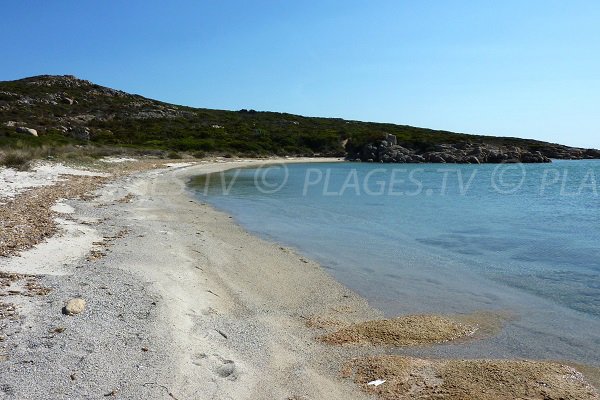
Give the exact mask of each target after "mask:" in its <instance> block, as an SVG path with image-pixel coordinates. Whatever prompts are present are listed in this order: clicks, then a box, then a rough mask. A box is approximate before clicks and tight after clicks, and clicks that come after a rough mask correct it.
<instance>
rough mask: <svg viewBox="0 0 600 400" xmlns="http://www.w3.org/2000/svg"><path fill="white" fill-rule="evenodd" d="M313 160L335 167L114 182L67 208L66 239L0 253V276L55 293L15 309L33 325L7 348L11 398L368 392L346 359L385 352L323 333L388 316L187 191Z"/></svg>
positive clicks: (211, 166) (201, 166) (189, 172)
mask: <svg viewBox="0 0 600 400" xmlns="http://www.w3.org/2000/svg"><path fill="white" fill-rule="evenodd" d="M311 161H314V162H330V161H334V160H328V159H295V160H278V159H277V160H254V161H226V162H205V163H194V165H190V163H179V165H176V164H172V166H171V167H170V168H168V169H158V170H150V171H145V172H140V173H137V174H135V175H132V176H126V177H123V178H118V179H116V180H115V181H113V182H111V183H109V184H107V185H106V186H104V187H102V188H101V189H99V191H98V197H96V198H93V199H90V200H87V201H82V200H69V201H65V202H63V203H64V204H65V205H67V206H69V207H71V208H72V209H68V208H67V214H65V215H64V220H65V221H67V223H63V224H62V225H61V230H62V231H63V234H62V235H55V236H53V237H51V238H50V239H48V240H47V241H46V242H44V243H42V244H40V245H38V246H36V247H35V248H34V249H31V250H28V251H25V252H24V253H23V254H22V256H21V257H13V258H10V259H7V260H5V259H0V269H1V270H2V271H5V270H10V271H11V272H20V273H28V274H33V275H38V274H45V275H44V276H43V277H42V278H41V284H42V285H44V286H45V287H48V288H51V289H52V291H51V292H50V293H49V294H48V295H47V296H44V297H33V298H31V301H29V302H25V301H20V304H19V305H20V307H21V308H22V310H21V313H22V314H23V315H24V316H25V323H24V324H23V326H22V328H21V330H20V331H18V332H16V333H15V334H14V335H11V337H9V338H7V340H6V343H5V344H7V345H8V346H9V347H10V352H9V355H10V357H9V359H8V360H7V361H5V362H3V363H0V377H1V378H0V385H2V387H3V388H5V387H8V388H9V389H7V390H4V389H3V391H4V393H3V394H7V398H14V399H19V398H24V397H25V398H27V397H31V398H39V399H42V398H53V399H54V398H68V397H71V398H81V397H91V398H105V397H109V398H110V397H113V396H114V397H116V398H128V399H129V398H131V399H138V398H139V399H147V398H175V399H179V400H182V399H192V398H202V399H204V398H206V399H210V398H218V399H263V398H264V399H267V398H282V399H321V398H327V399H349V398H352V399H362V398H364V399H367V398H371V397H370V396H368V395H367V394H366V393H365V392H364V391H361V386H359V385H355V384H354V383H353V382H352V381H350V380H348V379H345V380H344V379H341V378H340V377H339V373H340V370H342V369H343V367H344V365H345V363H347V362H348V360H350V359H352V358H354V357H357V358H358V357H364V356H368V355H371V356H372V355H377V354H385V349H373V348H365V347H337V346H331V345H326V344H324V343H321V342H320V341H318V340H315V339H316V338H317V336H318V335H319V331H318V329H317V330H316V329H315V328H320V327H321V328H322V327H324V326H327V325H328V324H331V323H332V321H334V323H336V324H342V325H344V324H346V325H347V324H351V323H357V322H363V321H366V320H374V319H380V318H382V314H381V313H380V312H379V311H377V310H375V309H373V308H371V307H370V306H369V305H368V304H367V302H366V300H365V299H363V298H361V297H359V296H357V295H356V294H354V293H353V292H352V291H350V290H349V289H348V288H346V287H344V286H343V285H342V284H340V283H338V282H337V281H335V280H334V279H333V278H332V277H331V276H330V275H329V274H328V273H327V272H325V270H324V269H323V268H321V267H320V266H319V265H318V264H317V263H315V262H313V261H311V260H307V259H306V258H305V257H302V256H301V255H299V254H297V253H296V252H295V251H294V250H292V249H290V248H286V247H281V246H280V245H278V244H276V243H273V242H269V241H266V240H263V239H261V238H259V237H257V236H254V235H251V234H249V233H248V232H246V231H245V230H244V229H243V228H241V227H240V226H238V225H237V224H235V223H234V222H233V220H232V219H231V217H230V216H229V215H227V214H225V213H223V212H220V211H217V210H215V209H214V208H213V207H211V206H209V205H207V204H204V203H202V202H199V201H197V200H194V199H193V198H192V197H191V196H190V195H189V194H188V193H187V192H186V189H185V186H186V181H187V179H189V178H190V177H192V176H196V175H200V174H208V173H214V172H219V171H223V170H226V169H231V168H237V167H251V166H256V165H260V164H268V163H281V162H311ZM74 248H76V249H77V250H78V252H76V253H75V254H71V253H69V251H67V250H69V249H74ZM56 249H60V250H61V251H60V254H58V255H57V256H56V257H50V258H48V255H49V253H51V252H52V251H54V252H55V253H56ZM90 255H94V256H93V257H90ZM42 260H43V261H44V262H43V263H42V262H41V261H42ZM73 297H81V298H84V299H85V300H86V301H87V308H86V310H85V311H84V312H83V313H82V314H81V315H78V316H74V317H70V316H65V315H62V314H61V313H60V310H61V308H62V306H63V305H64V302H65V301H66V300H68V299H69V298H73ZM57 328H61V329H62V331H60V332H58V330H60V329H57ZM103 396H105V397H103Z"/></svg>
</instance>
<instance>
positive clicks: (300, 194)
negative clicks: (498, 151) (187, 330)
mask: <svg viewBox="0 0 600 400" xmlns="http://www.w3.org/2000/svg"><path fill="white" fill-rule="evenodd" d="M189 189H190V190H191V191H192V192H193V195H194V196H196V197H197V198H198V199H200V200H201V201H204V202H208V203H209V204H211V205H212V206H214V207H215V208H217V209H219V210H222V211H224V212H226V213H228V214H229V215H231V216H233V217H234V218H235V220H236V221H237V222H238V223H239V224H240V225H242V226H243V227H244V228H245V229H247V230H248V231H250V232H253V233H255V234H257V235H260V236H262V237H263V238H265V239H268V240H271V241H275V242H278V243H280V244H282V245H285V246H291V247H294V248H295V249H296V250H297V251H298V252H299V253H301V254H303V255H306V256H307V257H310V258H312V259H314V260H316V261H318V262H320V263H321V265H322V266H323V267H324V268H325V269H326V271H327V272H328V273H329V274H330V275H331V276H333V277H334V278H335V279H336V280H338V281H339V282H341V283H343V284H345V285H346V286H347V287H349V288H350V289H352V290H354V291H355V292H356V293H358V294H359V295H361V296H363V297H365V298H366V299H367V300H368V301H369V303H370V304H371V305H372V306H373V307H376V308H378V309H380V310H381V311H383V312H384V313H385V315H386V316H389V317H393V316H398V315H405V314H415V313H441V314H468V313H488V312H489V313H492V314H494V313H495V314H498V315H505V316H509V317H507V318H506V319H505V321H504V324H503V327H502V329H501V330H500V331H499V332H496V333H495V334H494V335H491V336H490V337H487V338H483V339H478V340H474V341H471V342H461V343H449V344H445V345H441V346H434V347H423V348H414V349H405V350H403V351H404V352H405V353H409V354H414V355H419V356H440V357H444V356H451V357H464V358H482V357H485V358H490V357H497V358H526V359H546V360H561V361H565V360H566V361H571V362H575V363H582V364H588V365H593V366H600V161H598V160H590V161H558V160H557V161H554V162H553V163H551V164H497V165H494V164H486V165H454V164H375V163H351V162H338V163H296V164H294V163H290V164H273V165H268V166H263V167H259V168H242V169H232V170H228V171H225V172H222V173H217V174H212V175H205V176H198V177H194V178H193V179H192V180H191V181H190V182H189Z"/></svg>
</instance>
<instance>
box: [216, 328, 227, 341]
mask: <svg viewBox="0 0 600 400" xmlns="http://www.w3.org/2000/svg"><path fill="white" fill-rule="evenodd" d="M215 331H217V333H218V334H219V335H221V336H223V337H224V338H225V339H227V335H226V334H225V333H224V332H223V331H222V330H220V329H215Z"/></svg>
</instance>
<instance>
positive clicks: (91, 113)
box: [0, 75, 600, 162]
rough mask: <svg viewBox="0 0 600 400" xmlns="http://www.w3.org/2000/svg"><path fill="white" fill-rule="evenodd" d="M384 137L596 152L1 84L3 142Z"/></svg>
mask: <svg viewBox="0 0 600 400" xmlns="http://www.w3.org/2000/svg"><path fill="white" fill-rule="evenodd" d="M32 130H35V133H34V132H33V131H32ZM34 134H37V137H36V136H34ZM386 134H392V135H394V136H395V137H396V139H397V146H402V147H404V148H407V149H410V151H411V152H412V153H414V154H421V155H422V154H426V153H428V152H435V151H439V149H440V148H439V145H442V144H443V145H449V146H450V147H452V146H455V145H456V146H459V147H460V146H462V147H463V148H464V147H465V144H468V146H472V145H478V144H481V145H485V146H493V147H494V148H508V147H518V148H519V149H522V150H523V151H527V152H529V151H532V152H541V154H543V155H544V156H545V157H546V156H547V157H554V158H592V157H599V156H600V153H598V154H597V153H594V152H592V151H587V150H582V149H571V148H568V147H565V146H558V145H551V144H548V143H543V142H539V141H534V140H525V139H516V138H501V137H488V136H476V135H466V134H459V133H452V132H446V131H435V130H430V129H423V128H416V127H411V126H404V125H394V124H383V123H371V122H359V121H346V120H342V119H336V118H313V117H303V116H299V115H293V114H285V113H275V112H258V111H254V110H239V111H224V110H211V109H203V108H190V107H185V106H178V105H173V104H168V103H163V102H160V101H157V100H152V99H147V98H144V97H142V96H138V95H133V94H128V93H125V92H122V91H119V90H114V89H110V88H106V87H102V86H99V85H96V84H94V83H92V82H89V81H85V80H80V79H77V78H75V77H73V76H46V75H45V76H36V77H31V78H25V79H21V80H17V81H5V82H0V146H1V147H26V146H43V145H49V146H59V145H64V144H96V145H104V146H119V147H131V148H137V149H158V150H174V151H185V152H190V153H199V154H202V153H216V154H218V153H220V154H226V153H231V154H240V155H245V156H265V155H305V156H308V155H310V156H312V155H320V156H346V155H350V157H351V158H361V157H360V153H361V151H362V149H364V147H365V146H367V145H370V144H371V145H372V144H373V143H381V141H382V140H383V139H384V138H385V137H386ZM432 159H433V158H432ZM365 161H366V160H365ZM373 161H382V160H373ZM432 162H435V161H432Z"/></svg>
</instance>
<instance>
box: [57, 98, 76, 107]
mask: <svg viewBox="0 0 600 400" xmlns="http://www.w3.org/2000/svg"><path fill="white" fill-rule="evenodd" d="M60 101H61V102H62V103H63V104H68V105H70V106H72V105H73V103H75V100H73V99H71V98H69V97H63V98H62V99H60Z"/></svg>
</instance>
